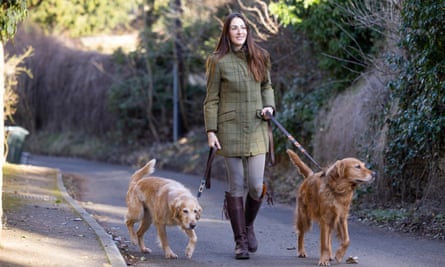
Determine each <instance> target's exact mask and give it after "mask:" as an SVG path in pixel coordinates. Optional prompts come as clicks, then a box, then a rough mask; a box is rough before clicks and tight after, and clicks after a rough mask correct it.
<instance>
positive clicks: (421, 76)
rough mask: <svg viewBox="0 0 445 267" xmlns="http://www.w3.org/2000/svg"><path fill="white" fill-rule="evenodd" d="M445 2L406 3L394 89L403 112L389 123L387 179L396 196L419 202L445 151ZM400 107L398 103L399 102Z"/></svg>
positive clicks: (411, 1)
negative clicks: (400, 51) (444, 21)
mask: <svg viewBox="0 0 445 267" xmlns="http://www.w3.org/2000/svg"><path fill="white" fill-rule="evenodd" d="M444 17H445V1H443V0H441V1H437V0H410V1H405V2H404V6H403V10H402V25H401V34H400V36H401V38H402V39H401V40H400V47H401V48H402V49H403V50H404V51H405V53H404V55H403V56H399V57H397V58H395V61H394V62H395V63H396V65H397V66H398V69H399V71H400V74H399V76H398V77H397V78H396V79H395V80H394V81H393V82H392V83H391V86H390V89H391V93H392V98H393V100H394V101H393V103H397V104H398V112H397V113H396V114H394V115H393V116H392V117H391V119H390V120H389V134H388V144H387V149H386V151H385V161H386V175H388V177H392V183H391V186H392V188H391V190H392V193H393V195H394V196H396V197H401V198H403V200H406V201H414V200H416V199H418V198H419V197H422V196H423V189H424V187H425V184H426V183H427V182H428V181H429V180H430V179H431V176H432V175H434V171H433V170H434V169H437V168H438V166H437V164H438V163H437V162H438V159H439V157H443V154H444V153H443V152H444V149H445V94H444V92H445V34H444V33H445V24H444V23H443V18H444ZM396 101H397V102H396Z"/></svg>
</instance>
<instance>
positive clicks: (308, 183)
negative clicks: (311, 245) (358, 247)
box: [287, 149, 375, 266]
mask: <svg viewBox="0 0 445 267" xmlns="http://www.w3.org/2000/svg"><path fill="white" fill-rule="evenodd" d="M287 153H288V155H289V157H290V159H291V161H292V163H293V164H294V165H295V166H296V167H297V168H298V170H299V172H300V174H301V175H302V176H303V177H304V181H303V182H302V184H301V185H300V187H299V189H298V193H297V207H296V208H295V227H296V230H297V233H298V257H300V258H305V257H306V251H305V249H304V234H305V233H306V232H307V231H308V230H309V229H310V228H311V225H312V221H313V220H315V221H318V222H319V225H320V260H319V262H318V265H321V266H328V265H330V260H332V259H333V257H332V233H333V232H334V231H335V232H336V233H337V238H338V239H339V240H340V244H339V245H340V247H339V248H338V250H337V251H336V253H335V259H336V261H337V262H341V260H342V259H343V257H344V255H345V253H346V250H347V249H348V247H349V242H350V240H349V232H348V214H349V207H350V205H351V201H352V196H353V193H354V190H355V188H356V187H357V185H359V184H362V183H370V182H372V181H373V180H374V175H375V173H374V172H373V171H371V170H369V169H368V168H366V167H365V164H364V163H363V162H361V161H359V160H358V159H355V158H345V159H342V160H338V161H337V162H335V163H334V164H333V165H332V166H330V167H329V168H327V169H326V170H325V171H321V172H317V173H314V172H313V171H312V170H311V169H310V168H309V167H308V166H307V165H306V164H305V163H304V162H302V161H301V159H300V158H299V157H298V155H297V154H296V153H295V152H293V151H292V150H290V149H288V150H287Z"/></svg>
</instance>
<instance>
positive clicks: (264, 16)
mask: <svg viewBox="0 0 445 267" xmlns="http://www.w3.org/2000/svg"><path fill="white" fill-rule="evenodd" d="M237 1H238V4H239V6H240V7H241V9H242V10H244V11H247V12H248V13H249V14H250V15H251V16H252V17H254V18H255V20H256V21H252V20H251V19H250V18H249V16H247V17H246V20H247V21H248V22H249V25H250V26H251V27H252V28H253V30H254V31H255V33H256V34H257V36H258V37H259V38H260V39H261V40H263V41H266V40H267V39H268V38H269V37H271V36H272V35H275V34H277V33H278V32H279V30H280V25H279V23H278V21H277V19H276V18H274V17H273V16H271V15H270V13H269V8H268V6H267V3H265V2H264V1H260V0H255V1H246V0H244V1H245V2H248V3H249V4H248V5H247V4H245V3H244V2H243V0H237ZM258 22H259V23H258Z"/></svg>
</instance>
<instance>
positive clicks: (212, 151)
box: [197, 147, 216, 198]
mask: <svg viewBox="0 0 445 267" xmlns="http://www.w3.org/2000/svg"><path fill="white" fill-rule="evenodd" d="M215 155H216V149H214V148H213V147H210V151H209V156H208V158H207V165H206V170H205V172H204V177H203V178H202V179H201V184H200V185H199V188H198V196H197V198H200V197H201V194H202V192H203V191H204V188H207V189H209V188H210V176H211V173H212V162H213V159H214V158H215Z"/></svg>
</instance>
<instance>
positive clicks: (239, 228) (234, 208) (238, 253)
mask: <svg viewBox="0 0 445 267" xmlns="http://www.w3.org/2000/svg"><path fill="white" fill-rule="evenodd" d="M225 197H226V202H227V213H228V215H229V219H230V224H231V225H232V231H233V236H234V238H235V243H236V246H235V259H237V260H245V259H249V252H248V248H247V247H248V245H247V233H246V222H245V218H244V206H243V197H232V196H231V195H230V193H229V192H226V195H225Z"/></svg>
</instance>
